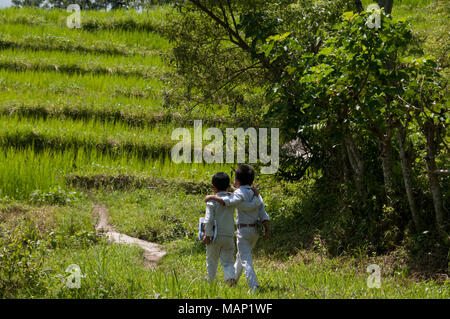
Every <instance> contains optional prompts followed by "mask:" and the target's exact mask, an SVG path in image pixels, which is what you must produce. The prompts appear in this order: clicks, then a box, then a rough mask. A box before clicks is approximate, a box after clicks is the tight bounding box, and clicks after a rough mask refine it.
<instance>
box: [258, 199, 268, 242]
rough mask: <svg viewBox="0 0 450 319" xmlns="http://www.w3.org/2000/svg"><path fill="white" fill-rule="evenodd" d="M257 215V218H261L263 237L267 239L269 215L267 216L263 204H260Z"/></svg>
mask: <svg viewBox="0 0 450 319" xmlns="http://www.w3.org/2000/svg"><path fill="white" fill-rule="evenodd" d="M261 201H262V198H261ZM258 217H259V220H261V221H262V224H263V225H264V238H265V239H267V240H269V239H270V217H269V215H267V212H266V208H265V206H264V204H263V205H261V207H259V210H258Z"/></svg>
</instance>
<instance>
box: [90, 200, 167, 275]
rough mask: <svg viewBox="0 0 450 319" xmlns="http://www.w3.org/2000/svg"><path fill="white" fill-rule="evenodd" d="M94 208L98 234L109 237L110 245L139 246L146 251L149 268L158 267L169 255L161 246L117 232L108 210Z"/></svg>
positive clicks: (100, 206) (146, 261) (99, 206)
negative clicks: (97, 218) (162, 259)
mask: <svg viewBox="0 0 450 319" xmlns="http://www.w3.org/2000/svg"><path fill="white" fill-rule="evenodd" d="M92 206H93V208H94V211H96V212H97V213H98V214H99V220H98V224H97V226H96V227H95V230H96V231H97V233H98V234H103V235H104V236H107V237H108V242H110V243H118V244H125V245H138V246H139V247H141V248H142V249H143V250H144V258H145V265H146V266H147V267H150V268H153V267H155V266H157V264H158V262H159V260H160V259H161V258H162V257H163V256H164V255H165V254H166V253H167V252H166V251H164V249H163V248H162V247H161V245H158V244H155V243H151V242H148V241H145V240H142V239H139V238H134V237H131V236H128V235H125V234H121V233H119V232H117V231H116V230H115V229H114V227H113V226H112V225H111V224H109V221H108V219H109V214H108V208H107V207H105V206H103V205H99V204H93V205H92Z"/></svg>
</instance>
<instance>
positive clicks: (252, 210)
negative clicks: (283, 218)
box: [223, 185, 270, 224]
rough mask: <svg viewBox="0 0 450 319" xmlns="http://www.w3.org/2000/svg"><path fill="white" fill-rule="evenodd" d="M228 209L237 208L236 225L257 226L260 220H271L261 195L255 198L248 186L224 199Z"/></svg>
mask: <svg viewBox="0 0 450 319" xmlns="http://www.w3.org/2000/svg"><path fill="white" fill-rule="evenodd" d="M223 200H224V201H225V205H226V206H227V207H236V208H237V215H236V224H255V223H256V222H257V221H258V220H260V221H264V220H270V218H269V215H267V213H266V210H265V208H264V202H263V200H262V197H261V195H259V196H255V194H254V192H253V190H252V188H251V187H250V186H248V185H244V186H241V187H239V188H238V189H237V190H236V191H235V192H234V193H233V194H231V195H229V196H226V197H224V198H223Z"/></svg>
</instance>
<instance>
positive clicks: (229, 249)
mask: <svg viewBox="0 0 450 319" xmlns="http://www.w3.org/2000/svg"><path fill="white" fill-rule="evenodd" d="M217 239H219V238H217ZM220 243H221V246H222V249H221V250H220V263H221V265H222V268H223V274H224V279H225V281H229V280H230V279H234V241H233V237H232V236H223V237H222V238H220Z"/></svg>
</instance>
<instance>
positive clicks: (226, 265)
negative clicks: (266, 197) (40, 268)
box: [203, 172, 262, 286]
mask: <svg viewBox="0 0 450 319" xmlns="http://www.w3.org/2000/svg"><path fill="white" fill-rule="evenodd" d="M229 188H230V178H229V176H228V175H227V174H226V173H222V172H219V173H216V174H214V176H213V178H212V189H213V191H214V194H215V196H216V197H217V198H219V199H222V198H225V197H227V196H228V195H229V194H228V193H227V190H228V189H229ZM243 201H244V198H241V199H240V200H237V199H234V201H233V203H230V204H229V205H228V206H224V205H220V204H219V203H218V202H217V201H209V202H207V203H206V214H205V221H204V222H205V236H204V237H203V243H204V244H205V245H207V246H206V266H207V270H208V280H209V281H213V280H214V279H215V278H216V273H217V267H218V264H219V259H220V263H221V265H222V268H223V272H224V277H225V278H224V279H225V282H226V283H227V284H228V285H230V286H233V285H234V284H235V283H236V279H235V270H234V250H235V248H234V221H233V218H234V208H235V206H236V205H238V204H240V205H241V206H242V207H244V208H245V209H255V208H256V207H258V206H260V205H261V204H262V202H261V201H260V199H259V198H258V197H257V196H255V197H254V198H252V199H251V200H248V201H245V203H244V202H243ZM214 221H215V222H216V227H217V233H216V234H217V237H216V238H215V239H214V241H213V242H212V240H211V239H212V236H213V234H214V230H213V226H214Z"/></svg>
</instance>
